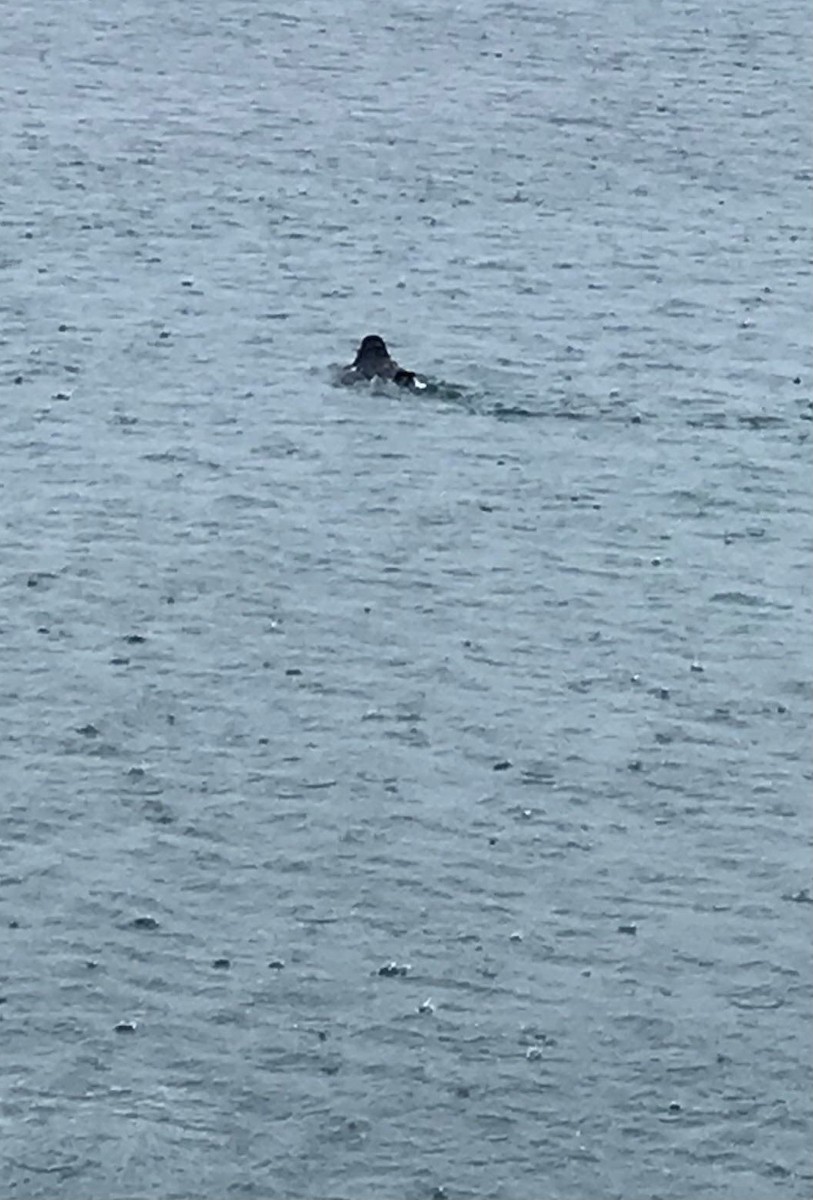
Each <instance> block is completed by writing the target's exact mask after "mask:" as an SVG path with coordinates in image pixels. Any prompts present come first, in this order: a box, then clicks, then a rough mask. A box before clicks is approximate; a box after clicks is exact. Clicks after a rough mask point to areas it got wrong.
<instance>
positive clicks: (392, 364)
mask: <svg viewBox="0 0 813 1200" xmlns="http://www.w3.org/2000/svg"><path fill="white" fill-rule="evenodd" d="M370 379H386V380H388V381H389V382H390V383H395V384H397V385H398V387H404V388H411V389H413V390H414V391H422V390H423V389H424V388H425V387H426V383H425V381H424V380H423V379H421V378H420V376H418V375H416V374H415V372H414V371H407V370H406V368H405V367H401V366H399V365H398V363H397V362H396V361H395V359H394V358H392V357H390V352H389V350H388V349H387V345H386V342H385V341H384V339H383V338H382V337H379V336H378V334H377V333H368V334H367V337H365V338H362V340H361V345H360V346H359V348H358V350H357V351H356V357H355V358H354V359H353V362H352V363H351V364H350V365H349V366H347V367H344V368H343V370H342V374H341V382H342V383H347V384H353V383H358V382H360V381H362V380H370Z"/></svg>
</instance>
